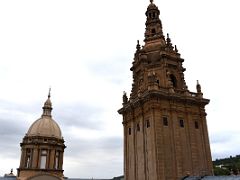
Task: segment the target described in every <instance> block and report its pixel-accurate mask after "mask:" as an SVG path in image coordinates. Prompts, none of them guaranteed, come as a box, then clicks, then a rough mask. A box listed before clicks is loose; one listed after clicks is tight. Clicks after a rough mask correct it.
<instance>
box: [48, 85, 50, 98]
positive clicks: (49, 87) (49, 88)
mask: <svg viewBox="0 0 240 180" xmlns="http://www.w3.org/2000/svg"><path fill="white" fill-rule="evenodd" d="M50 97H51V86H50V87H49V90H48V98H50Z"/></svg>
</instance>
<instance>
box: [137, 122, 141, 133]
mask: <svg viewBox="0 0 240 180" xmlns="http://www.w3.org/2000/svg"><path fill="white" fill-rule="evenodd" d="M137 131H140V126H139V123H138V124H137Z"/></svg>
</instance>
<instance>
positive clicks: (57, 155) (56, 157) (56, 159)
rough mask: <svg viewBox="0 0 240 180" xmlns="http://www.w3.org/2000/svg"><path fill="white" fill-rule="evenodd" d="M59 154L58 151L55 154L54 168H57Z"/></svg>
mask: <svg viewBox="0 0 240 180" xmlns="http://www.w3.org/2000/svg"><path fill="white" fill-rule="evenodd" d="M59 154H60V153H59V151H57V152H56V155H55V169H58V168H59Z"/></svg>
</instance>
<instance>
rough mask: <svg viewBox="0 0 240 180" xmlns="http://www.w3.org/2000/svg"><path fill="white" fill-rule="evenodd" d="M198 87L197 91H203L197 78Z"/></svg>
mask: <svg viewBox="0 0 240 180" xmlns="http://www.w3.org/2000/svg"><path fill="white" fill-rule="evenodd" d="M196 89H197V93H202V90H201V85H200V84H199V81H198V80H197V86H196Z"/></svg>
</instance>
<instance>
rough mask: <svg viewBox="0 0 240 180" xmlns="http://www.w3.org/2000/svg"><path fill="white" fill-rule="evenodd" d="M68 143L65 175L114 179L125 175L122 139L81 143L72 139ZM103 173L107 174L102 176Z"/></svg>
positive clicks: (98, 139)
mask: <svg viewBox="0 0 240 180" xmlns="http://www.w3.org/2000/svg"><path fill="white" fill-rule="evenodd" d="M80 134H81V133H80ZM67 142H68V143H67V144H68V145H67V146H68V148H67V149H66V151H65V160H64V167H65V175H68V174H71V175H72V177H77V176H78V177H79V176H80V177H88V178H91V177H95V178H96V177H98V178H112V177H114V176H116V175H118V174H119V175H121V174H122V173H123V172H122V171H123V170H122V166H123V155H122V153H123V150H122V138H119V137H106V138H95V139H92V140H81V141H78V140H77V138H71V139H70V140H69V141H67ZM109 166H111V168H109ZM89 170H90V171H89ZM102 171H104V172H106V173H104V174H102V173H101V172H102ZM100 174H102V175H100Z"/></svg>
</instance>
